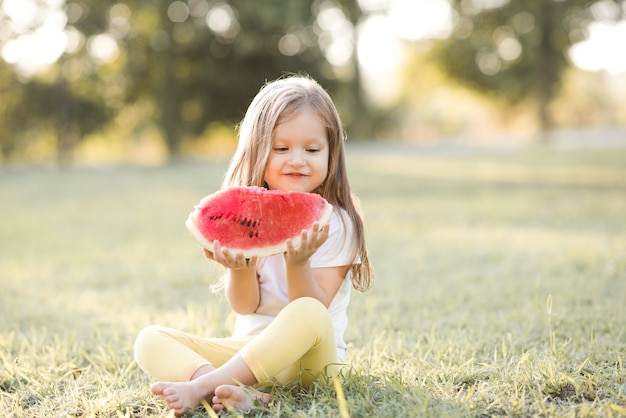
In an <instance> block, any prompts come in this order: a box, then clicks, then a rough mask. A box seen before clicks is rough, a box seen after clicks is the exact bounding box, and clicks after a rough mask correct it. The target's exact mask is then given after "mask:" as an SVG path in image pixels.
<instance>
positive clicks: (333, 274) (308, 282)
mask: <svg viewBox="0 0 626 418" xmlns="http://www.w3.org/2000/svg"><path fill="white" fill-rule="evenodd" d="M348 269H349V266H342V267H325V268H315V269H312V268H311V265H310V264H309V263H308V262H307V263H306V264H304V265H289V264H287V286H288V288H289V289H288V294H289V300H295V299H297V298H301V297H304V296H309V297H312V298H315V299H317V300H319V301H320V302H322V303H323V304H324V305H325V306H326V307H327V308H328V307H329V306H330V303H331V302H332V300H333V298H334V297H335V295H336V294H337V292H338V291H339V288H340V287H341V283H342V282H343V279H344V277H345V276H346V273H347V272H348Z"/></svg>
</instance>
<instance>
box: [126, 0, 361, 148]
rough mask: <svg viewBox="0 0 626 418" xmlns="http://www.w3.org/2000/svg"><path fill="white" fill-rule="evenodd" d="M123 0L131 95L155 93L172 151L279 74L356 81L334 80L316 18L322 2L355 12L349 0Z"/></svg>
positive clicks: (237, 110)
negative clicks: (128, 20)
mask: <svg viewBox="0 0 626 418" xmlns="http://www.w3.org/2000/svg"><path fill="white" fill-rule="evenodd" d="M125 4H126V5H127V7H128V9H129V10H132V16H133V19H132V21H131V24H132V25H133V29H132V35H131V36H129V37H128V38H127V39H126V45H125V49H126V50H127V51H128V60H127V63H126V70H127V72H126V73H127V74H128V75H129V76H130V77H131V79H132V83H131V86H130V89H129V100H131V101H139V100H143V99H145V98H153V99H154V104H155V109H154V113H153V115H154V121H155V122H156V124H157V126H159V128H160V130H161V132H162V134H163V137H164V138H165V140H166V143H167V146H168V149H169V150H170V152H171V153H172V154H174V155H176V154H177V153H178V152H179V151H180V146H181V141H183V140H184V139H185V138H187V137H194V136H197V135H199V134H200V133H202V131H203V130H204V129H205V128H206V126H207V124H209V123H210V122H213V121H225V122H232V123H235V122H237V121H239V120H240V119H241V118H242V116H243V113H244V112H245V109H246V107H247V105H248V104H249V102H250V100H251V99H252V97H253V96H254V95H255V94H256V92H257V91H258V89H259V88H260V86H261V85H262V84H263V83H264V82H265V81H268V80H272V79H275V78H277V77H280V76H281V75H284V74H285V73H300V72H303V73H307V74H310V75H311V76H313V77H314V78H316V79H318V80H319V81H320V82H321V83H322V84H323V85H324V86H325V87H326V88H327V89H329V90H330V91H331V92H337V91H338V89H339V88H340V86H341V85H342V84H343V83H347V84H350V85H356V86H358V82H359V80H358V78H357V77H350V78H349V79H344V80H338V78H337V75H336V74H335V73H334V71H333V68H332V65H330V64H329V62H328V61H327V59H326V57H325V55H324V48H323V46H322V42H321V41H320V37H322V36H325V35H324V33H323V30H321V29H320V28H319V25H318V23H317V17H318V16H319V13H320V8H321V7H332V8H334V9H336V10H338V11H342V10H343V9H344V8H350V12H353V11H354V9H355V7H356V6H355V5H356V1H355V0H349V1H348V0H343V1H341V2H339V1H337V2H326V6H323V5H321V4H320V3H319V2H318V1H315V0H293V1H289V2H286V3H280V4H279V3H277V2H276V1H273V0H257V1H254V2H250V1H244V0H230V1H228V2H226V1H224V2H218V3H214V2H208V1H207V0H188V1H186V2H183V1H174V2H171V1H169V0H161V1H159V2H155V1H153V0H144V1H143V2H136V1H133V2H130V1H128V2H127V3H125ZM342 13H343V12H342ZM344 16H345V15H344ZM359 98H360V93H359ZM357 100H359V99H357ZM361 102H362V100H361Z"/></svg>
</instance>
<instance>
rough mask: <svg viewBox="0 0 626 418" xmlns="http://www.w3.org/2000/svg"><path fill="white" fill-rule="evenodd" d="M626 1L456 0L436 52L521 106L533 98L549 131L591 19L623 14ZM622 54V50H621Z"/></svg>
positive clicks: (448, 69)
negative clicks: (575, 47) (572, 56)
mask: <svg viewBox="0 0 626 418" xmlns="http://www.w3.org/2000/svg"><path fill="white" fill-rule="evenodd" d="M621 3H622V1H621V0H568V1H562V0H541V1H527V0H451V4H452V5H453V7H454V9H455V11H456V13H457V18H456V22H455V25H454V28H453V30H452V34H451V36H450V37H449V38H447V39H445V40H442V41H440V42H439V43H438V45H437V46H436V48H435V50H434V56H435V57H436V59H437V61H438V62H439V63H440V65H441V68H442V69H443V71H444V72H445V73H447V74H448V75H450V76H451V77H452V78H454V79H456V80H458V81H460V82H461V83H463V84H465V85H466V86H469V87H471V88H473V89H475V90H478V91H479V92H486V93H489V94H490V95H492V96H493V97H496V98H497V99H500V100H502V101H503V102H504V103H505V104H506V105H508V106H515V105H518V104H520V103H521V102H523V101H525V100H527V99H531V100H535V101H536V103H537V109H538V111H537V117H538V120H539V125H540V127H541V131H542V133H543V134H544V135H545V134H546V133H547V132H549V131H550V129H551V128H552V127H553V119H552V117H551V115H550V109H549V105H550V102H551V101H552V99H553V98H554V97H555V95H556V94H557V92H558V90H559V87H560V85H559V83H560V81H561V75H562V73H563V71H564V70H565V69H566V68H567V67H568V66H570V65H571V63H570V62H569V60H568V58H567V55H566V54H567V51H568V49H569V47H570V46H571V45H572V44H574V43H576V42H579V41H582V40H583V39H585V38H586V36H587V32H586V31H587V27H588V25H589V23H590V22H592V21H594V20H600V19H618V18H620V17H621V16H622V15H623V10H622V7H621ZM615 53H618V51H615Z"/></svg>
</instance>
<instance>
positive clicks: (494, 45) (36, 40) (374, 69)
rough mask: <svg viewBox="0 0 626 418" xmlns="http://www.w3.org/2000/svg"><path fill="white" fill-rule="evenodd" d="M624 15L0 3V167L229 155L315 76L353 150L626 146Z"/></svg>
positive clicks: (619, 4)
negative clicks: (290, 85) (284, 91)
mask: <svg viewBox="0 0 626 418" xmlns="http://www.w3.org/2000/svg"><path fill="white" fill-rule="evenodd" d="M625 15H626V2H624V1H621V0H568V1H557V0H544V1H536V2H529V1H525V0H290V1H288V2H279V1H275V0H255V1H244V0H230V1H226V0H176V1H170V0H133V1H129V0H121V1H98V0H67V1H66V0H0V57H1V59H0V92H1V100H0V126H1V129H0V164H2V165H12V164H20V163H25V162H26V163H32V162H55V161H56V162H60V163H61V164H70V163H72V162H77V161H80V162H87V163H103V162H120V161H122V162H133V163H141V164H158V163H162V162H165V161H168V160H171V159H174V158H178V157H180V156H188V155H194V156H203V155H204V156H207V155H217V154H225V155H227V154H229V153H230V152H231V150H232V149H233V148H234V144H235V141H236V139H235V129H234V128H235V126H236V124H237V122H238V121H239V120H241V118H242V116H243V113H244V112H245V109H246V107H247V105H248V104H249V102H250V100H251V98H252V97H253V96H254V95H255V93H256V92H257V91H258V89H259V88H260V87H261V85H262V84H263V83H264V82H265V81H267V80H272V79H275V78H277V77H280V76H281V75H283V74H285V73H290V72H296V73H297V72H304V73H308V74H310V75H311V76H313V77H314V78H316V79H318V80H319V81H320V82H321V83H322V84H323V85H324V86H325V87H326V88H327V89H328V90H329V91H330V92H331V93H332V95H333V97H334V98H335V100H336V102H337V105H338V107H339V108H340V112H341V115H342V118H343V120H344V123H345V125H346V130H347V133H348V137H349V139H350V140H353V141H364V140H395V141H405V142H420V143H432V142H433V141H449V142H451V141H474V142H481V141H482V142H485V141H488V142H500V143H501V142H506V141H508V142H511V141H516V142H531V141H534V142H540V143H549V142H552V143H555V142H557V143H558V142H559V141H574V142H575V141H586V142H588V143H589V142H590V143H594V144H603V143H613V142H621V141H623V140H624V138H626V133H625V130H624V127H625V126H626V52H625V49H624V48H625V46H624V45H626V21H625V20H624V17H625Z"/></svg>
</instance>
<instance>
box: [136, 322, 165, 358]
mask: <svg viewBox="0 0 626 418" xmlns="http://www.w3.org/2000/svg"><path fill="white" fill-rule="evenodd" d="M163 329H164V328H163V327H161V326H159V325H150V326H147V327H145V328H144V329H142V330H141V331H139V334H137V338H135V347H134V354H135V361H137V363H139V364H140V365H141V364H142V363H143V362H144V360H146V357H147V356H148V355H149V353H151V352H152V351H153V350H154V347H155V346H157V345H158V344H159V342H161V341H159V340H161V339H162V338H163V333H162V331H163Z"/></svg>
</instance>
